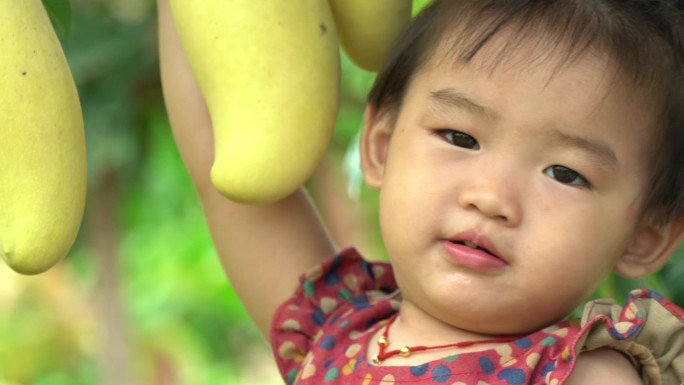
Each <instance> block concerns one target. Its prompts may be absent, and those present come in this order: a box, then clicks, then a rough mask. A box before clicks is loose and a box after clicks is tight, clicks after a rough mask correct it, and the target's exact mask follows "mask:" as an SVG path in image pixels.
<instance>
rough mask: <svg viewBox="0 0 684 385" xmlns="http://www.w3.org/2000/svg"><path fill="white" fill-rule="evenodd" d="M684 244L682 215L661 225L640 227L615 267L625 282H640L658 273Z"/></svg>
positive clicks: (683, 217) (683, 216)
mask: <svg viewBox="0 0 684 385" xmlns="http://www.w3.org/2000/svg"><path fill="white" fill-rule="evenodd" d="M682 241H684V215H682V216H680V217H678V218H675V219H673V220H671V221H670V222H668V223H667V224H664V225H653V224H645V225H643V226H642V227H641V228H640V229H639V230H638V231H637V232H636V234H635V235H634V238H633V239H632V243H631V245H630V246H629V248H628V249H627V250H626V251H625V253H624V254H623V256H622V258H620V260H619V261H618V262H617V263H616V264H615V271H616V272H617V273H618V274H620V275H622V276H623V277H625V278H632V279H634V278H640V277H644V276H646V275H648V274H651V273H654V272H656V271H658V270H660V268H661V267H663V265H664V264H665V263H666V262H667V260H668V259H669V258H670V256H672V254H673V253H674V252H675V250H677V247H678V246H680V244H681V243H682Z"/></svg>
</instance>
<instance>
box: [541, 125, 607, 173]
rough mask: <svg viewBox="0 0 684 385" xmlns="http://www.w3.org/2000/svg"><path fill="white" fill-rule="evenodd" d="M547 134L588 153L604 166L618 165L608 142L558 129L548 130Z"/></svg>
mask: <svg viewBox="0 0 684 385" xmlns="http://www.w3.org/2000/svg"><path fill="white" fill-rule="evenodd" d="M549 135H550V136H551V137H552V138H553V139H555V140H556V141H559V142H560V143H561V144H564V145H567V146H572V147H576V148H579V149H581V150H583V151H585V152H587V153H589V154H590V155H591V157H592V158H594V159H595V160H596V161H598V162H600V163H601V164H602V165H603V166H604V167H607V168H611V169H616V168H617V166H618V159H617V156H616V155H615V151H613V149H612V148H611V146H610V145H609V144H608V143H606V142H604V141H602V140H600V139H594V138H586V137H582V136H579V135H575V134H571V133H568V132H563V131H561V130H558V129H551V130H549Z"/></svg>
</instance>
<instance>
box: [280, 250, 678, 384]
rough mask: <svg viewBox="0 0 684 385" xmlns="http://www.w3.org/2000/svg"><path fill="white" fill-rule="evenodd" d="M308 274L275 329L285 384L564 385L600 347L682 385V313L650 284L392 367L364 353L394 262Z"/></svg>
mask: <svg viewBox="0 0 684 385" xmlns="http://www.w3.org/2000/svg"><path fill="white" fill-rule="evenodd" d="M300 280H301V285H300V286H299V288H298V290H297V292H296V294H295V295H294V296H293V297H291V298H290V299H289V300H288V301H286V302H285V303H284V304H283V305H281V307H280V308H279V310H278V311H277V313H276V315H275V317H274V320H273V323H272V330H271V343H272V346H273V350H274V354H275V357H276V361H277V364H278V367H279V369H280V372H281V374H282V376H283V378H284V379H285V381H286V382H287V384H291V385H293V384H298V385H308V384H315V385H324V384H359V385H393V384H444V385H524V384H548V385H561V384H563V383H565V381H566V380H567V378H568V377H569V375H570V374H571V373H572V371H573V369H574V367H575V362H576V359H577V355H578V354H580V353H581V352H583V351H588V350H593V349H597V348H601V347H610V348H613V349H616V350H619V351H621V352H623V353H625V355H626V356H627V357H629V358H630V359H631V361H632V362H633V364H634V365H635V367H636V368H637V369H639V370H640V371H641V373H642V377H643V379H644V382H645V383H646V384H651V385H655V384H664V385H681V384H684V310H682V309H681V308H679V307H677V306H676V305H674V304H673V303H671V302H669V301H667V300H666V299H664V298H662V297H661V296H660V295H658V294H657V293H655V292H653V291H650V290H647V289H642V290H636V291H634V292H632V293H630V296H629V298H628V300H627V302H626V303H625V305H624V306H617V305H615V304H614V303H613V302H612V301H609V300H595V301H591V302H589V303H588V304H587V305H586V307H585V311H584V314H583V316H582V318H581V319H572V320H567V321H563V322H560V323H558V324H556V325H552V326H550V327H547V328H545V329H543V330H540V331H537V332H535V333H532V334H530V335H527V336H524V337H521V338H519V339H517V340H515V341H513V342H510V343H507V344H502V345H500V346H499V347H497V348H495V349H489V350H483V351H478V352H471V353H463V354H453V355H448V356H446V357H444V358H442V359H439V360H435V361H431V362H427V363H425V364H422V365H415V366H386V365H374V364H372V363H371V362H370V360H368V359H367V357H366V352H367V349H368V344H370V343H375V341H372V340H371V337H372V336H373V335H374V334H375V332H376V331H377V330H378V329H379V328H381V327H383V326H384V325H385V323H386V322H387V320H388V319H389V318H390V316H391V315H392V314H394V313H395V312H396V311H397V309H398V306H399V301H400V298H399V297H400V296H399V295H398V291H397V285H396V282H395V280H394V276H393V274H392V269H391V266H390V265H389V264H388V263H384V262H372V263H371V262H367V261H365V260H364V259H363V258H361V256H360V255H359V254H358V253H357V252H356V250H354V249H347V250H345V251H343V252H341V253H340V254H339V255H337V256H335V257H334V258H332V259H329V260H328V261H326V262H325V263H324V264H322V265H321V266H318V267H316V268H315V269H312V270H311V271H309V272H308V273H306V274H304V275H303V276H302V277H301V279H300Z"/></svg>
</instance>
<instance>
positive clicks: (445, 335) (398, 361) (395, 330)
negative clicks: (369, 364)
mask: <svg viewBox="0 0 684 385" xmlns="http://www.w3.org/2000/svg"><path fill="white" fill-rule="evenodd" d="M385 333H386V334H387V337H388V338H387V340H388V344H389V345H388V346H387V347H386V351H391V350H395V349H400V348H401V347H402V346H409V347H416V346H440V345H446V344H455V343H462V342H465V341H482V340H490V339H492V338H495V337H499V336H492V335H487V334H480V333H475V332H472V331H469V330H464V329H460V328H458V327H455V326H453V325H451V324H448V323H445V322H443V321H441V320H439V319H437V318H435V317H432V316H430V315H429V314H427V313H426V312H424V311H422V310H421V309H420V308H418V307H416V306H413V305H412V304H411V303H410V302H402V305H401V308H400V311H399V315H398V317H397V318H396V319H395V320H394V321H393V322H392V323H391V324H390V325H389V327H388V328H387V329H386V328H384V327H383V328H380V330H378V331H377V332H376V333H375V335H374V336H373V338H372V339H371V343H370V345H369V349H368V357H375V356H376V355H377V353H378V351H379V346H378V344H377V341H378V339H379V338H380V337H381V336H383V334H385ZM502 344H503V343H485V344H475V345H472V346H468V347H448V348H444V349H436V350H426V351H420V352H415V353H412V354H410V355H409V356H401V355H395V356H392V357H389V358H387V359H386V360H384V361H383V362H382V365H388V366H412V365H419V364H422V363H425V362H429V361H433V360H437V359H441V358H444V357H448V356H452V355H455V354H462V353H467V352H475V351H482V350H487V349H496V348H497V347H499V346H501V345H502Z"/></svg>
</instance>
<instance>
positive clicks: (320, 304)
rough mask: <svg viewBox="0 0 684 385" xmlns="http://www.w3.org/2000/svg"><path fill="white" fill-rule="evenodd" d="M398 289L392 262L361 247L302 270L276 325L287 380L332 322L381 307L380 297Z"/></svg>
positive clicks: (277, 355) (278, 358) (291, 379)
mask: <svg viewBox="0 0 684 385" xmlns="http://www.w3.org/2000/svg"><path fill="white" fill-rule="evenodd" d="M396 289H397V285H396V282H395V280H394V276H393V274H392V270H391V267H390V265H389V264H388V263H383V262H372V263H371V262H367V261H365V260H364V259H363V258H362V257H361V256H360V255H359V253H358V252H357V251H356V250H355V249H346V250H344V251H342V252H341V253H340V254H338V255H336V256H334V257H333V258H331V259H329V260H327V261H326V262H324V263H323V264H322V265H319V266H317V267H315V268H313V269H311V270H309V271H308V272H306V273H305V274H304V275H302V276H301V277H300V285H299V287H298V288H297V291H296V293H295V294H294V295H293V296H292V297H290V299H288V300H287V301H286V302H285V303H283V304H282V305H281V306H280V307H279V309H278V310H277V311H276V314H275V316H274V319H273V322H272V324H271V345H272V346H273V350H274V355H275V358H276V363H277V364H278V368H279V370H280V372H281V375H282V376H283V378H284V379H285V380H286V381H287V383H288V384H290V383H293V382H294V379H295V377H296V376H297V374H298V372H299V370H300V369H301V368H302V366H304V365H306V362H305V360H306V358H307V354H308V353H309V352H310V350H311V349H312V345H313V344H315V343H316V342H319V341H318V339H320V338H321V336H322V335H323V330H324V328H325V327H326V326H327V325H330V324H332V323H334V322H335V321H336V320H338V319H341V318H345V317H348V316H349V314H351V313H355V312H361V311H364V312H366V313H367V312H368V311H369V310H370V311H375V309H371V307H372V305H373V304H374V303H375V302H376V299H378V298H387V296H388V293H392V292H394V291H396ZM324 342H325V341H323V342H321V343H324ZM321 343H319V345H320V344H321Z"/></svg>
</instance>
